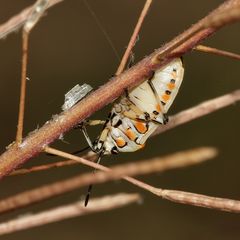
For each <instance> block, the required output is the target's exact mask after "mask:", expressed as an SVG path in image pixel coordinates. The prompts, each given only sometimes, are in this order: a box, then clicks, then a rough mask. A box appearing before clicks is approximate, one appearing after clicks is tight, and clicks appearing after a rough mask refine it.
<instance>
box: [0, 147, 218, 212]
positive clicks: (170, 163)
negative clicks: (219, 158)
mask: <svg viewBox="0 0 240 240" xmlns="http://www.w3.org/2000/svg"><path fill="white" fill-rule="evenodd" d="M49 152H51V153H54V154H58V155H61V156H63V157H69V158H71V159H74V160H76V161H78V162H81V163H83V164H85V165H88V166H91V167H93V168H95V169H99V170H102V171H98V172H96V173H95V174H92V173H87V174H82V175H78V176H76V177H72V178H69V179H66V180H62V181H58V182H55V183H52V184H47V185H44V186H42V187H38V188H35V189H32V190H29V191H26V192H22V193H19V194H17V195H15V196H12V197H9V198H6V199H4V200H1V201H0V212H1V213H3V212H6V211H10V210H13V209H16V208H20V207H24V206H27V205H29V204H32V203H35V202H39V201H43V200H45V199H48V198H51V197H53V196H56V195H59V194H63V193H66V192H69V191H72V190H74V189H76V188H79V187H83V186H87V185H90V184H97V183H98V184H99V183H103V182H106V181H109V180H113V179H119V178H123V179H125V180H127V181H128V182H131V183H133V184H134V185H137V186H138V187H141V188H143V189H145V190H147V191H151V188H152V187H151V186H150V185H148V184H145V183H143V182H141V181H139V180H136V179H134V178H131V177H124V176H126V175H139V174H148V173H152V172H161V171H166V170H167V169H172V168H173V167H175V168H179V167H185V166H186V164H190V162H191V163H192V164H198V163H199V162H201V161H204V160H207V159H210V158H213V157H214V156H215V155H216V150H215V149H214V148H198V149H194V150H188V151H182V152H178V153H175V154H171V155H168V156H165V157H161V158H154V159H152V160H147V161H142V162H137V163H129V164H124V165H120V166H115V167H113V168H112V169H110V168H107V167H104V166H102V165H100V164H96V163H93V162H90V161H87V160H85V159H82V158H80V157H76V156H74V155H71V154H68V156H66V155H67V153H65V152H61V151H58V150H55V149H49Z"/></svg>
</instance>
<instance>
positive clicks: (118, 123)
mask: <svg viewBox="0 0 240 240" xmlns="http://www.w3.org/2000/svg"><path fill="white" fill-rule="evenodd" d="M183 74H184V68H183V66H182V60H181V59H180V58H176V59H173V60H172V61H171V62H170V63H168V64H167V65H166V66H164V67H162V68H160V69H157V70H156V71H155V72H153V74H152V76H151V77H150V78H148V79H146V80H145V81H144V82H143V83H141V84H140V85H139V86H137V87H135V88H134V89H132V90H131V91H129V92H127V93H126V96H123V97H121V98H120V101H119V102H118V103H115V104H114V106H113V108H112V110H111V112H110V114H109V117H108V119H107V120H106V121H105V124H104V128H103V131H102V132H101V134H100V136H99V138H98V139H97V140H96V141H95V143H93V144H92V149H93V151H95V152H98V153H101V155H102V154H115V153H118V152H133V151H137V150H139V149H141V148H143V147H144V145H145V142H146V140H147V139H148V138H149V136H150V135H151V134H152V133H153V132H154V131H155V130H156V128H157V127H158V126H159V124H166V122H167V117H166V113H167V112H168V109H169V108H170V106H171V105H172V103H173V100H174V99H175V97H176V95H177V93H178V90H179V87H180V85H181V83H182V79H183ZM93 122H94V121H93ZM95 122H96V121H95ZM102 122H103V121H99V123H102ZM89 125H95V124H91V121H89ZM85 136H86V134H85ZM86 138H87V140H88V142H90V139H89V138H88V137H87V136H86Z"/></svg>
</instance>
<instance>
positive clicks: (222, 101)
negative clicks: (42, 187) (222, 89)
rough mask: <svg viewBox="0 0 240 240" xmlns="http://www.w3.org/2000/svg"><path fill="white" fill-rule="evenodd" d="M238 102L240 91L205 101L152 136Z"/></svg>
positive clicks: (24, 171)
mask: <svg viewBox="0 0 240 240" xmlns="http://www.w3.org/2000/svg"><path fill="white" fill-rule="evenodd" d="M238 101H240V90H236V91H234V92H232V93H228V94H226V95H223V96H220V97H217V98H214V99H211V100H208V101H205V102H203V103H201V104H199V105H197V106H194V107H192V108H189V109H186V110H184V111H182V112H179V113H178V114H176V115H174V116H170V119H171V121H170V122H169V123H168V124H167V125H165V126H159V128H158V130H157V131H156V132H155V133H154V134H153V135H152V136H155V135H157V134H160V133H162V132H165V131H167V130H170V129H172V128H174V127H177V126H178V125H181V124H184V123H187V122H189V121H192V120H194V119H196V118H200V117H203V116H205V115H206V114H209V113H213V112H215V111H217V110H219V109H221V108H224V107H227V106H229V105H231V104H234V103H236V102H238ZM94 157H96V155H95V154H94V153H93V152H88V154H87V155H84V156H82V158H86V159H87V160H93V158H94ZM76 163H77V162H76V161H75V160H65V161H60V162H56V163H51V164H46V165H40V166H35V167H32V168H30V169H18V170H16V171H14V172H12V173H11V174H10V175H18V174H27V173H31V172H35V171H42V170H47V169H50V168H53V167H61V166H67V165H71V164H76Z"/></svg>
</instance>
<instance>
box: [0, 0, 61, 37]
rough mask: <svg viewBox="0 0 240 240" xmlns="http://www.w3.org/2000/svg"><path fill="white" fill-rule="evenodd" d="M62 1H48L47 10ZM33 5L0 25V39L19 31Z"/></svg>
mask: <svg viewBox="0 0 240 240" xmlns="http://www.w3.org/2000/svg"><path fill="white" fill-rule="evenodd" d="M62 1H63V0H49V6H48V8H50V7H52V6H54V5H56V4H57V3H60V2H62ZM33 7H34V5H32V6H30V7H28V8H25V9H24V10H23V11H21V12H20V13H19V14H17V15H16V16H14V17H12V18H10V19H9V20H8V21H7V22H5V23H3V24H1V25H0V39H2V38H5V37H6V36H7V35H8V34H10V33H12V32H15V31H17V30H18V29H20V28H21V27H22V26H23V25H24V24H25V22H26V20H27V18H28V16H29V13H30V12H31V11H32V8H33Z"/></svg>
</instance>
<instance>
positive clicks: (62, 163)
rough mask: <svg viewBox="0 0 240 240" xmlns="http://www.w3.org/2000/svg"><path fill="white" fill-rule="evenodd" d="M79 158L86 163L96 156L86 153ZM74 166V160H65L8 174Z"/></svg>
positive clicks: (13, 174)
mask: <svg viewBox="0 0 240 240" xmlns="http://www.w3.org/2000/svg"><path fill="white" fill-rule="evenodd" d="M81 157H82V158H85V159H87V160H88V161H89V160H90V161H94V160H95V159H96V157H97V156H96V154H95V153H93V152H88V153H87V154H85V155H83V156H81ZM75 164H78V162H77V161H76V160H71V159H70V160H69V159H66V160H63V161H58V162H54V163H48V164H43V165H39V166H34V167H31V168H21V169H18V170H15V171H13V172H12V173H10V175H9V176H15V175H22V174H28V173H33V172H38V171H44V170H49V169H52V168H59V167H65V166H70V165H75Z"/></svg>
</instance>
